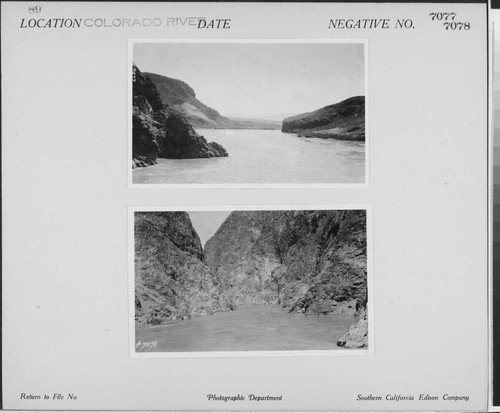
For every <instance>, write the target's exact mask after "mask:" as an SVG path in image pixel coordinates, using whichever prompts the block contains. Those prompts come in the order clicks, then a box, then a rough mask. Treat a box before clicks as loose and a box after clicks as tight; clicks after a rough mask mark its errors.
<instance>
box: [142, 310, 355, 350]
mask: <svg viewBox="0 0 500 413" xmlns="http://www.w3.org/2000/svg"><path fill="white" fill-rule="evenodd" d="M356 321H357V319H356V318H355V317H346V318H335V317H333V316H328V315H307V316H306V315H304V314H298V313H291V314H290V313H287V312H285V311H284V310H283V309H281V308H280V307H279V306H271V305H253V306H246V307H239V308H238V310H236V311H231V312H227V313H218V314H213V315H207V316H203V317H195V318H192V319H191V320H185V321H181V322H178V323H175V324H170V325H166V326H157V327H143V328H137V329H136V351H138V352H144V351H147V352H151V351H157V352H158V351H159V352H185V351H268V350H340V351H341V350H342V348H341V347H337V345H336V343H337V340H338V339H339V338H340V337H341V336H342V335H343V334H344V333H345V332H346V331H347V329H348V328H349V327H350V326H351V325H352V324H354V323H355V322H356ZM144 343H156V344H155V345H154V347H150V346H148V347H145V346H144V345H143V344H144Z"/></svg>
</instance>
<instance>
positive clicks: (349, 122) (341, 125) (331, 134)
mask: <svg viewBox="0 0 500 413" xmlns="http://www.w3.org/2000/svg"><path fill="white" fill-rule="evenodd" d="M281 131H282V132H286V133H296V134H298V136H302V137H306V138H311V137H314V138H322V139H339V140H347V141H364V140H365V97H364V96H355V97H352V98H349V99H346V100H343V101H342V102H339V103H336V104H334V105H329V106H325V107H323V108H321V109H318V110H315V111H313V112H308V113H302V114H300V115H295V116H291V117H288V118H286V119H284V120H283V126H282V128H281Z"/></svg>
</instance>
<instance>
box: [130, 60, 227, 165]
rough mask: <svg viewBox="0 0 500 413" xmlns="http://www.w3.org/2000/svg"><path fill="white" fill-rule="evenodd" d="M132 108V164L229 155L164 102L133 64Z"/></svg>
mask: <svg viewBox="0 0 500 413" xmlns="http://www.w3.org/2000/svg"><path fill="white" fill-rule="evenodd" d="M134 73H135V74H134V79H135V80H134V82H133V101H132V105H133V108H132V109H133V111H132V159H133V167H140V166H148V165H154V164H155V163H156V160H157V158H176V159H187V158H212V157H225V156H228V153H227V151H226V150H225V149H224V147H222V146H221V145H219V144H218V143H215V142H211V143H209V142H207V140H206V139H205V138H204V137H203V136H200V135H199V134H198V133H196V131H195V130H194V129H193V127H192V126H191V125H190V123H189V122H188V121H187V120H186V119H185V118H184V117H183V115H181V114H180V113H179V112H178V111H176V110H175V109H173V108H171V107H169V106H168V105H165V104H164V103H163V102H162V99H161V97H160V95H159V93H158V90H157V88H156V86H155V85H154V83H153V82H152V81H151V79H149V78H148V77H147V76H145V75H144V74H143V73H141V71H140V70H139V69H138V68H137V67H136V66H134Z"/></svg>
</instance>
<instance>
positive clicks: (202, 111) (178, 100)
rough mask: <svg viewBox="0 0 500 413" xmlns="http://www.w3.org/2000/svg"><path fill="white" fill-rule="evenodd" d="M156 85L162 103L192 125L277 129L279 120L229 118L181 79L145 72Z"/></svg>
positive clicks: (201, 126)
mask: <svg viewBox="0 0 500 413" xmlns="http://www.w3.org/2000/svg"><path fill="white" fill-rule="evenodd" d="M145 75H147V76H148V77H149V78H150V79H151V80H152V81H153V83H154V84H155V85H156V87H157V89H158V92H159V95H160V97H161V99H162V101H163V103H164V104H166V105H169V106H171V107H173V108H174V109H176V110H178V111H179V112H180V113H182V114H183V115H184V116H185V117H186V119H187V120H188V121H189V123H191V124H192V125H193V126H194V127H197V128H207V129H279V128H280V127H281V123H280V122H276V121H266V120H255V119H230V118H227V117H225V116H222V115H221V114H220V113H219V112H217V111H216V110H215V109H212V108H211V107H209V106H207V105H205V104H204V103H203V102H201V101H200V100H198V98H197V97H196V93H195V91H194V90H193V88H192V87H191V86H189V85H188V84H187V83H185V82H183V81H182V80H178V79H172V78H170V77H166V76H162V75H158V74H156V73H145Z"/></svg>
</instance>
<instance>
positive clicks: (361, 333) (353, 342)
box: [337, 310, 368, 348]
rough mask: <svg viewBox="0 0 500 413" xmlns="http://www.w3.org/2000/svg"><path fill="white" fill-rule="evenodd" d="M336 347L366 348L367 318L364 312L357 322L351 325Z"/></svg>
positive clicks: (364, 311)
mask: <svg viewBox="0 0 500 413" xmlns="http://www.w3.org/2000/svg"><path fill="white" fill-rule="evenodd" d="M337 346H339V347H345V348H365V347H368V317H367V314H366V310H363V312H362V313H361V314H360V319H359V321H358V322H357V323H356V324H354V325H352V326H351V327H350V328H349V330H348V331H347V333H345V334H344V335H343V336H342V337H341V338H339V340H338V341H337Z"/></svg>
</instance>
